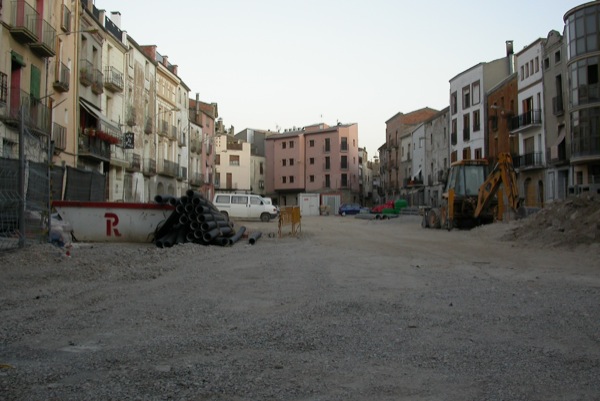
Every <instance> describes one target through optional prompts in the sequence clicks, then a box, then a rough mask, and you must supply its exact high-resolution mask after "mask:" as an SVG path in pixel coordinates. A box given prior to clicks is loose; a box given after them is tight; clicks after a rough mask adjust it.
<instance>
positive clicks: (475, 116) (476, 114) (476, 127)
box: [473, 110, 481, 132]
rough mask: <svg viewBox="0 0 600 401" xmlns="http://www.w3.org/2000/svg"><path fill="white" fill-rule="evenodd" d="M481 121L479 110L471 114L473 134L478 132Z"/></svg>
mask: <svg viewBox="0 0 600 401" xmlns="http://www.w3.org/2000/svg"><path fill="white" fill-rule="evenodd" d="M480 123H481V119H480V116H479V110H475V111H474V112H473V132H476V131H479V128H480Z"/></svg>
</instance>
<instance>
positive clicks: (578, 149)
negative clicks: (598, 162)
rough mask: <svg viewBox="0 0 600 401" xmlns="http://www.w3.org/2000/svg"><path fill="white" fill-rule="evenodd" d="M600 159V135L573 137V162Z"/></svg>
mask: <svg viewBox="0 0 600 401" xmlns="http://www.w3.org/2000/svg"><path fill="white" fill-rule="evenodd" d="M598 158H600V135H598V134H596V135H573V142H572V143H571V162H573V161H574V160H575V159H598Z"/></svg>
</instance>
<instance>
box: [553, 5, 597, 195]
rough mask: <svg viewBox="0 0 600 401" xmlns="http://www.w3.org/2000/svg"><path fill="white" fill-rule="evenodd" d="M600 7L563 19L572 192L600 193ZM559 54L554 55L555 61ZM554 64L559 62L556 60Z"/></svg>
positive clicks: (562, 57)
mask: <svg viewBox="0 0 600 401" xmlns="http://www.w3.org/2000/svg"><path fill="white" fill-rule="evenodd" d="M599 17H600V4H599V3H598V2H595V1H594V2H589V3H585V4H582V5H581V6H578V7H575V8H573V9H571V10H569V11H567V13H566V14H565V16H564V21H565V39H564V40H565V42H566V50H567V51H566V54H563V53H560V54H559V56H558V57H560V60H566V69H567V76H568V77H569V79H567V82H568V87H567V91H568V94H569V99H570V107H569V109H568V114H569V115H568V121H569V122H570V134H571V157H570V164H571V167H572V191H573V192H574V193H578V192H581V191H586V190H589V191H591V192H594V193H597V192H598V191H600V132H599V130H598V127H600V106H599V105H598V102H599V101H600V90H599V88H600V69H599V68H598V66H599V63H598V56H600V43H599V42H598V23H597V21H598V18H599ZM556 54H557V53H555V56H554V57H557V56H556ZM554 61H557V60H556V58H555V59H554Z"/></svg>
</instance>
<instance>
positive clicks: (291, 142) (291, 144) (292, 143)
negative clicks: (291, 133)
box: [290, 141, 294, 149]
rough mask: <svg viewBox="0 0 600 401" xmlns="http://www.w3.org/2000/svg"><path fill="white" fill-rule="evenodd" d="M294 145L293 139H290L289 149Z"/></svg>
mask: <svg viewBox="0 0 600 401" xmlns="http://www.w3.org/2000/svg"><path fill="white" fill-rule="evenodd" d="M293 147H294V141H290V149H292V148H293Z"/></svg>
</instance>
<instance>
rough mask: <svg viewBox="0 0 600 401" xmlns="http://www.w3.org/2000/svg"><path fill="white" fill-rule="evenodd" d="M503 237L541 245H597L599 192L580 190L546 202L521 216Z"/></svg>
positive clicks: (569, 246) (599, 228) (599, 206)
mask: <svg viewBox="0 0 600 401" xmlns="http://www.w3.org/2000/svg"><path fill="white" fill-rule="evenodd" d="M504 239H507V240H518V241H519V242H525V243H535V244H536V245H540V246H543V247H565V248H575V247H577V246H580V245H592V244H599V245H600V195H597V194H582V195H579V196H572V197H569V198H567V199H565V200H560V201H555V202H552V203H548V204H546V205H545V207H544V208H543V209H541V210H540V211H539V212H538V213H535V214H533V215H531V216H529V217H527V218H525V219H523V220H520V221H519V224H517V227H516V228H515V229H513V230H512V231H511V232H509V233H508V234H506V236H505V238H504Z"/></svg>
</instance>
